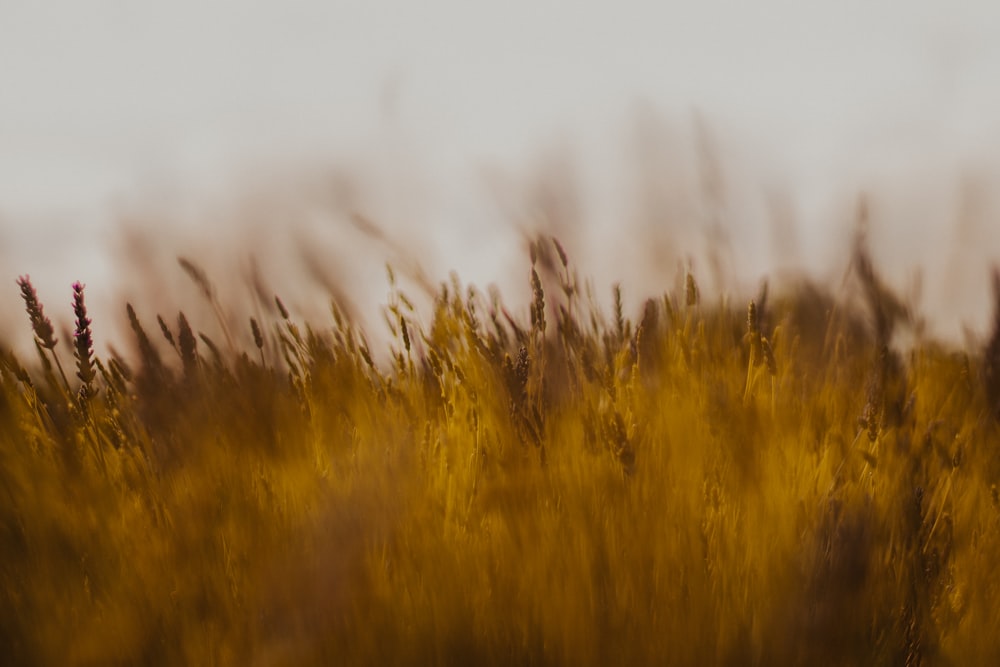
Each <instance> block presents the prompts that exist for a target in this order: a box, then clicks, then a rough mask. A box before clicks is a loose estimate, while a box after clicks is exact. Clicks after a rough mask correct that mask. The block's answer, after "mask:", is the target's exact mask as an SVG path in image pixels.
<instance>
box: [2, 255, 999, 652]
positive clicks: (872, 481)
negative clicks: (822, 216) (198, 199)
mask: <svg viewBox="0 0 1000 667" xmlns="http://www.w3.org/2000/svg"><path fill="white" fill-rule="evenodd" d="M531 259H532V267H533V268H532V269H531V272H530V274H529V275H526V276H525V281H524V285H525V291H526V292H528V291H529V290H530V294H531V300H530V301H531V305H530V308H525V309H524V312H519V311H518V309H510V308H507V307H505V306H504V304H503V302H502V301H501V300H500V296H499V295H497V294H495V293H488V294H486V293H483V292H482V291H480V290H478V289H477V288H475V287H472V286H464V285H461V284H459V282H458V280H457V279H453V280H452V281H450V282H446V283H442V284H441V285H440V287H439V289H438V291H437V293H436V294H434V295H433V302H434V306H433V308H432V309H431V310H429V311H427V312H424V311H423V310H422V309H421V308H419V307H415V306H414V305H413V304H412V299H411V298H408V296H407V294H406V293H405V292H404V290H403V289H401V288H400V287H398V286H397V285H396V283H395V281H394V279H393V277H392V276H391V272H390V285H389V287H390V299H389V303H388V304H387V306H386V309H385V315H386V318H385V319H386V324H387V325H388V328H389V331H390V333H391V338H390V337H379V338H375V337H374V336H367V335H366V334H365V332H363V331H361V330H360V328H359V327H358V326H357V324H356V323H355V322H353V321H352V320H351V318H349V317H348V316H347V315H346V314H345V313H344V311H343V309H342V308H340V307H338V305H337V303H336V302H334V303H332V304H331V309H330V311H331V314H330V318H329V321H326V322H323V321H311V322H305V321H301V320H300V319H299V318H297V316H296V314H295V313H294V312H289V310H288V308H286V307H285V305H284V303H283V302H282V300H281V299H280V298H278V297H276V298H270V297H269V298H268V299H266V300H265V299H261V301H260V303H259V304H258V311H257V315H255V316H254V317H253V318H250V317H249V316H247V317H239V318H236V317H233V316H231V315H230V314H229V312H228V310H227V307H226V304H225V303H220V302H219V300H218V298H217V296H216V295H217V291H216V289H215V285H214V284H213V281H214V280H217V279H218V278H219V277H218V276H213V275H211V267H203V266H198V265H196V264H194V263H192V262H189V261H187V260H184V261H182V262H181V266H180V268H179V270H183V271H185V272H186V273H187V274H188V275H189V276H190V277H191V278H192V280H193V281H194V283H195V284H196V285H197V286H198V288H199V289H200V291H201V292H202V293H203V297H204V299H205V300H206V302H207V303H208V304H209V305H210V306H211V309H210V311H209V312H214V313H215V314H216V320H215V321H214V322H211V323H206V322H196V321H189V319H188V318H187V317H186V316H185V314H183V313H181V314H175V313H157V312H156V311H155V307H150V306H149V305H148V304H143V303H139V302H136V303H133V304H130V305H128V306H127V307H126V306H125V304H122V310H123V311H125V312H127V315H128V318H129V321H130V323H131V328H132V334H133V335H132V339H131V341H129V342H128V343H127V344H125V345H123V346H122V347H123V349H124V350H125V351H123V352H122V353H120V354H118V353H109V354H107V355H104V356H101V355H95V353H94V345H93V337H94V336H95V335H99V332H100V331H101V327H102V323H101V322H100V321H95V322H91V321H90V319H89V318H88V316H87V312H86V305H85V297H84V287H83V286H82V285H80V284H79V283H77V284H75V285H73V286H72V288H70V286H67V290H66V294H65V295H59V296H58V303H59V304H62V303H64V298H68V297H71V298H72V303H73V311H74V312H73V315H74V316H75V320H74V321H75V328H74V329H75V330H74V331H73V332H72V333H71V334H70V336H69V337H67V336H66V335H59V336H57V335H56V327H54V326H53V325H52V324H51V321H50V319H49V318H50V316H51V315H52V310H51V308H52V307H53V303H55V302H56V299H55V297H53V298H52V299H50V300H49V302H47V303H45V304H43V303H42V302H41V301H40V299H39V296H38V294H37V293H36V291H35V289H34V287H33V286H32V284H31V282H30V279H28V278H27V277H24V278H22V279H21V280H19V281H18V283H19V284H18V286H15V285H13V284H12V285H9V286H8V287H9V288H10V289H12V290H13V289H16V288H18V287H19V289H20V291H21V295H22V297H23V299H24V303H25V305H26V311H27V315H25V313H16V312H10V313H8V316H7V317H8V318H10V319H13V318H16V317H22V318H23V322H24V325H23V329H22V330H23V332H24V336H25V338H30V337H31V336H34V342H35V347H36V349H37V355H32V356H31V357H30V358H28V357H27V355H23V354H22V355H20V356H19V357H18V356H15V354H14V353H13V352H12V351H11V350H12V349H14V348H15V347H17V346H16V345H15V341H0V351H2V357H0V655H2V656H4V657H3V659H2V661H3V662H4V664H11V665H92V664H150V665H158V664H163V665H311V664H366V665H396V664H414V665H433V664H450V665H610V664H620V665H643V664H677V665H707V664H739V665H742V664H759V665H777V664H801V665H823V664H844V665H858V664H906V665H918V664H930V665H935V664H955V665H973V664H979V665H986V664H1000V605H998V604H997V600H1000V575H998V574H997V564H998V563H1000V493H998V487H997V484H998V482H1000V421H998V417H1000V314H998V319H997V322H996V324H995V325H994V329H993V331H992V333H991V334H990V332H986V337H985V338H984V341H985V342H984V344H982V345H980V346H978V347H977V349H958V348H954V349H953V348H950V347H947V346H945V345H942V344H937V343H935V342H934V341H931V340H926V339H925V338H924V337H923V336H921V335H920V326H919V315H918V314H917V313H915V312H913V308H912V307H910V306H908V305H907V304H906V303H904V302H902V301H901V300H900V299H899V298H898V297H897V296H895V295H894V294H893V293H891V292H890V290H888V289H887V288H886V287H885V286H884V285H883V283H882V281H881V280H880V278H879V276H878V273H877V267H873V265H872V262H871V261H870V259H869V257H868V254H867V253H866V250H865V248H864V245H863V244H861V243H859V244H858V247H857V249H856V251H855V253H854V259H853V262H852V267H851V274H852V281H853V284H854V285H855V286H856V289H855V291H854V292H853V293H854V294H855V295H856V298H841V295H840V294H839V293H838V292H836V291H835V290H833V289H829V288H827V287H825V286H817V285H812V284H809V283H805V282H803V283H800V284H797V285H790V286H779V285H772V289H771V292H770V293H769V292H768V291H767V290H766V289H762V290H761V293H760V294H759V295H758V296H757V297H756V298H755V299H754V300H753V301H749V302H747V301H744V300H741V301H740V302H739V303H735V302H731V301H729V300H728V299H727V298H726V297H725V296H724V295H717V294H716V295H710V294H705V293H702V291H701V290H699V285H698V276H697V275H694V274H691V273H689V274H688V275H687V276H686V278H685V279H684V280H682V281H681V282H682V284H681V285H679V286H678V287H676V288H673V289H671V290H669V291H667V292H666V293H661V294H652V295H649V296H650V298H649V299H648V300H647V301H646V302H645V306H644V308H642V309H641V310H640V311H639V312H636V313H629V312H623V311H627V309H626V308H625V307H623V305H622V303H623V298H622V295H621V291H620V290H619V288H617V287H615V288H611V290H612V291H611V293H612V295H613V303H614V305H613V306H612V308H610V309H603V310H602V308H600V307H599V306H598V305H597V302H598V299H597V298H596V297H594V295H591V294H589V293H588V290H586V289H585V288H584V286H583V283H582V282H581V279H580V277H579V276H578V274H577V271H576V270H575V269H574V265H573V263H572V261H571V258H567V257H566V254H565V252H564V251H563V249H562V247H561V246H560V245H559V244H558V242H556V241H554V240H553V239H549V238H542V237H539V238H538V239H537V240H536V241H535V242H534V243H532V244H531ZM988 278H989V277H988V276H984V281H983V282H984V286H985V285H986V284H987V281H988ZM997 280H1000V279H997ZM627 287H628V286H625V289H627ZM994 288H995V289H997V290H998V299H1000V283H998V284H995V285H994ZM279 297H280V295H279ZM189 312H190V311H189ZM209 325H210V326H211V328H212V330H218V331H220V332H222V333H221V335H216V336H215V337H214V339H213V338H210V337H208V336H206V335H202V334H200V333H199V331H201V330H204V329H206V328H209ZM904 330H906V331H909V332H910V338H909V339H910V340H913V341H914V342H913V344H912V345H909V344H908V345H907V346H905V347H903V346H901V345H899V344H897V342H896V341H897V338H898V333H899V332H901V331H904ZM913 332H916V333H915V334H914V333H913ZM990 336H991V337H990ZM369 341H373V342H372V343H371V344H370V343H369ZM374 341H389V342H388V343H386V342H378V343H376V342H374Z"/></svg>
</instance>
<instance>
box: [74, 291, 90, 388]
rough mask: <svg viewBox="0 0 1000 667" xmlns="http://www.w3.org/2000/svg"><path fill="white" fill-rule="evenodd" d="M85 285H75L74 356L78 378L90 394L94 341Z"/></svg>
mask: <svg viewBox="0 0 1000 667" xmlns="http://www.w3.org/2000/svg"><path fill="white" fill-rule="evenodd" d="M83 287H84V286H83V284H82V283H80V282H75V283H73V314H74V315H76V329H75V331H74V332H73V348H74V349H73V355H74V356H75V357H76V376H77V377H78V378H80V380H81V381H82V382H83V384H84V387H85V388H86V391H87V392H88V393H90V391H91V384H92V383H93V381H94V377H95V373H94V363H93V359H92V356H93V354H94V339H93V334H92V333H91V330H90V318H89V317H87V306H86V305H85V304H84V302H83Z"/></svg>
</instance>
